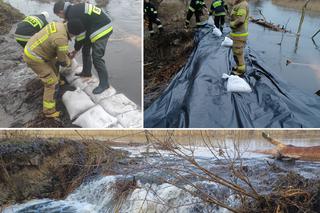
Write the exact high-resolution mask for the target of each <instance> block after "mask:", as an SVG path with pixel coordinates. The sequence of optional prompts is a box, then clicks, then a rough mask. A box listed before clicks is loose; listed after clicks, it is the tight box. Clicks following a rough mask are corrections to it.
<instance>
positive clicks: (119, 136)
mask: <svg viewBox="0 0 320 213" xmlns="http://www.w3.org/2000/svg"><path fill="white" fill-rule="evenodd" d="M168 131H169V130H152V131H151V132H152V133H153V134H154V135H156V136H157V137H160V138H162V137H166V136H167V132H168ZM173 132H174V135H175V136H176V137H180V138H185V137H189V136H190V137H193V138H197V137H201V135H202V134H203V131H195V130H175V131H173ZM205 132H206V134H210V135H211V136H212V137H213V138H214V139H217V140H218V139H225V138H229V139H232V138H233V137H234V136H235V135H238V133H239V132H241V135H242V137H243V139H255V138H256V139H261V134H262V132H263V131H262V130H208V131H205ZM264 132H266V133H268V134H270V135H272V136H273V137H275V138H278V139H286V138H289V139H290V138H292V139H298V138H320V131H317V130H265V131H264ZM1 138H69V139H75V140H79V139H95V140H109V141H113V144H115V143H121V142H122V143H131V144H134V143H145V142H146V138H145V131H144V130H77V131H74V130H68V129H65V130H0V139H1Z"/></svg>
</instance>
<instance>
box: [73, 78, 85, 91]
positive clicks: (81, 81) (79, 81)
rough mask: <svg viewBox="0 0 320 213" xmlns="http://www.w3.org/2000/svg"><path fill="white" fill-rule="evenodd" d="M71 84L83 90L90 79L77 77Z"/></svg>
mask: <svg viewBox="0 0 320 213" xmlns="http://www.w3.org/2000/svg"><path fill="white" fill-rule="evenodd" d="M71 85H72V86H74V87H76V88H80V89H81V90H83V89H84V88H86V87H87V86H88V80H85V79H83V78H77V79H76V80H74V81H73V82H72V83H71Z"/></svg>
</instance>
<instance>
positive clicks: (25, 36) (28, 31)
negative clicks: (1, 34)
mask: <svg viewBox="0 0 320 213" xmlns="http://www.w3.org/2000/svg"><path fill="white" fill-rule="evenodd" d="M47 24H48V22H47V20H46V17H45V16H44V15H31V16H27V17H25V18H24V19H23V20H22V21H21V22H20V23H19V24H18V25H17V29H16V32H15V39H16V40H17V41H18V42H19V43H20V44H21V45H22V46H23V47H24V46H25V44H26V43H27V42H28V40H29V39H30V38H31V37H32V36H33V35H34V34H36V33H37V32H39V31H40V30H41V29H43V28H44V27H45V26H46V25H47Z"/></svg>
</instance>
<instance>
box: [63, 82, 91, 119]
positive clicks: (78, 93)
mask: <svg viewBox="0 0 320 213" xmlns="http://www.w3.org/2000/svg"><path fill="white" fill-rule="evenodd" d="M62 101H63V103H64V105H65V106H66V108H67V111H68V113H69V116H70V119H71V120H73V119H74V118H76V117H77V116H78V115H79V114H81V113H83V112H85V111H87V110H88V109H89V108H91V107H93V106H94V105H95V104H94V103H93V102H92V100H91V99H90V97H89V96H88V95H87V94H86V93H85V92H83V91H82V90H80V89H79V88H77V89H76V90H75V91H67V92H65V93H64V94H63V96H62Z"/></svg>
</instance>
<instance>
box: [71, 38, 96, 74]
mask: <svg viewBox="0 0 320 213" xmlns="http://www.w3.org/2000/svg"><path fill="white" fill-rule="evenodd" d="M90 51H91V46H90V45H89V44H86V45H84V46H83V48H82V63H83V68H82V72H81V73H76V74H75V75H76V76H80V77H84V78H90V77H91V76H92V74H91V69H92V60H91V53H90Z"/></svg>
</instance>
